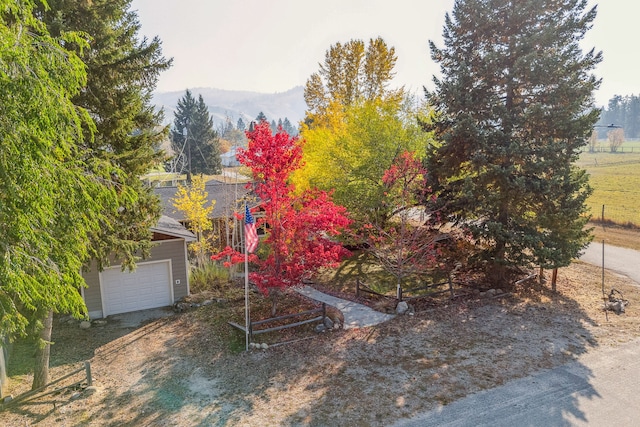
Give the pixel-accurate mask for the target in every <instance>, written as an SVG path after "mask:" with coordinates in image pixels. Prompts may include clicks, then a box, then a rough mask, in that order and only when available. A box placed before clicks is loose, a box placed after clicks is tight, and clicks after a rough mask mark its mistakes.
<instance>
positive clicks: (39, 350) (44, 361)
mask: <svg viewBox="0 0 640 427" xmlns="http://www.w3.org/2000/svg"><path fill="white" fill-rule="evenodd" d="M52 328H53V311H51V310H49V311H48V312H46V314H45V317H44V319H42V330H41V331H40V336H39V339H38V342H37V344H36V355H35V360H34V363H33V384H32V385H31V390H35V389H38V388H42V387H44V386H45V385H47V384H48V383H49V353H50V351H51V329H52Z"/></svg>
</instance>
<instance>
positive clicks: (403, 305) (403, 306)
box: [396, 301, 409, 314]
mask: <svg viewBox="0 0 640 427" xmlns="http://www.w3.org/2000/svg"><path fill="white" fill-rule="evenodd" d="M407 311H409V304H407V302H406V301H400V302H399V303H398V305H397V306H396V314H405V313H406V312H407Z"/></svg>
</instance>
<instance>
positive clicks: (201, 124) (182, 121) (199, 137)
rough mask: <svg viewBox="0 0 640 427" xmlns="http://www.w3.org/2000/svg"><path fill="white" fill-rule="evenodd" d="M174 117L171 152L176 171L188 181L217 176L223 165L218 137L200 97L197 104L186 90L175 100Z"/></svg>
mask: <svg viewBox="0 0 640 427" xmlns="http://www.w3.org/2000/svg"><path fill="white" fill-rule="evenodd" d="M174 116H175V118H174V124H173V129H172V130H171V148H172V149H173V151H174V153H175V158H174V167H175V169H176V171H178V172H185V173H187V180H188V181H190V180H191V175H192V174H206V175H213V174H219V173H220V172H221V171H222V162H221V160H220V148H219V143H218V135H217V133H216V131H215V130H214V129H213V119H212V118H211V116H210V114H209V109H208V108H207V105H206V104H205V103H204V99H203V98H202V95H199V96H198V100H197V101H196V100H195V98H194V97H193V95H192V94H191V91H190V90H188V89H187V91H186V93H185V95H184V97H182V98H181V99H179V100H178V105H177V107H176V112H175V113H174Z"/></svg>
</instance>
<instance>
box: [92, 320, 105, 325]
mask: <svg viewBox="0 0 640 427" xmlns="http://www.w3.org/2000/svg"><path fill="white" fill-rule="evenodd" d="M91 323H93V324H94V325H96V326H104V325H106V324H107V321H106V320H104V319H98V320H94V321H93V322H91Z"/></svg>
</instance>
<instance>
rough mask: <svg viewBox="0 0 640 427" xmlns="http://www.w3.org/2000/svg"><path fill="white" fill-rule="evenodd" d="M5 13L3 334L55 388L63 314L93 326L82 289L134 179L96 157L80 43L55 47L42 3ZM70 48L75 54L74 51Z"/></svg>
mask: <svg viewBox="0 0 640 427" xmlns="http://www.w3.org/2000/svg"><path fill="white" fill-rule="evenodd" d="M2 5H3V7H2V8H0V40H2V43H0V93H2V96H3V100H2V102H1V103H0V117H1V118H2V119H1V120H0V141H2V143H1V144H0V176H1V178H0V307H1V309H0V331H2V332H3V334H4V335H6V334H8V335H9V337H11V338H13V337H15V336H18V335H25V334H26V335H28V336H29V337H30V338H32V339H34V340H35V341H36V344H37V345H36V346H35V347H34V348H35V355H34V356H35V359H34V360H35V370H34V376H33V388H38V387H40V386H43V385H45V384H46V383H47V382H48V361H49V348H50V347H49V346H50V343H51V328H52V319H53V313H54V312H57V313H65V314H72V315H74V316H76V317H78V318H80V317H83V316H86V307H85V305H84V302H83V300H82V297H81V294H80V292H79V288H80V287H82V286H83V285H84V284H85V283H84V280H83V278H82V276H81V269H82V266H83V264H84V263H86V262H87V261H88V260H89V258H90V256H91V248H90V245H91V240H92V239H91V236H93V235H95V234H96V233H97V232H98V231H99V230H100V229H101V228H102V227H104V226H106V225H109V224H111V221H112V218H113V217H114V215H115V214H116V213H117V211H118V210H119V208H120V207H121V206H122V205H121V204H120V202H121V201H122V200H124V199H129V200H130V203H135V200H136V194H135V192H133V191H131V188H129V187H127V186H124V185H122V186H121V185H120V182H119V178H120V177H124V172H123V171H122V170H121V169H119V168H118V167H117V165H115V164H114V163H113V162H110V161H108V160H106V159H104V158H102V157H100V156H95V157H92V156H91V155H90V154H91V153H87V152H86V150H85V148H86V147H85V146H84V143H83V141H84V135H83V132H84V133H89V136H90V133H91V132H92V131H93V130H95V127H94V126H93V125H92V120H91V117H90V114H89V113H90V112H89V113H88V112H87V111H86V110H83V109H82V108H78V107H77V105H74V101H73V100H72V98H73V97H74V96H78V94H79V93H80V91H81V90H82V89H83V88H84V87H85V86H86V83H87V75H86V68H85V64H83V62H82V61H81V59H80V58H79V57H78V56H77V55H76V54H75V53H74V51H73V49H71V48H72V47H73V46H82V47H84V48H85V49H88V48H89V46H88V43H87V42H86V41H85V40H83V39H82V38H81V37H80V36H79V35H78V34H77V33H71V32H65V34H63V35H62V36H61V37H59V38H58V37H56V38H54V37H51V36H50V34H49V32H48V31H47V28H46V26H45V25H44V24H43V22H42V21H41V20H39V19H37V18H36V16H38V17H41V15H39V14H37V13H36V11H35V10H34V9H35V5H34V2H32V1H29V0H20V1H14V0H9V1H4V2H3V3H2ZM66 47H69V48H70V50H67V49H66Z"/></svg>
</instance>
